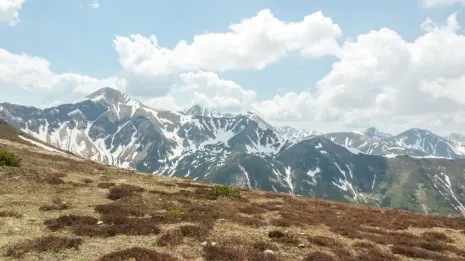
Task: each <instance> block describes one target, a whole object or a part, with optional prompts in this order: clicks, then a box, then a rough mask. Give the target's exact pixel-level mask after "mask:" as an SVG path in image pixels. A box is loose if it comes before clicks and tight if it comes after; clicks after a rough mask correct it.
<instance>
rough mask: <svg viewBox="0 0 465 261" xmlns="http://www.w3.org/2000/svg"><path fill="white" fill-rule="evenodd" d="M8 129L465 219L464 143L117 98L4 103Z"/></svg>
mask: <svg viewBox="0 0 465 261" xmlns="http://www.w3.org/2000/svg"><path fill="white" fill-rule="evenodd" d="M0 119H4V120H5V121H7V122H8V123H10V124H11V125H13V126H15V127H16V128H18V129H20V130H22V131H23V132H25V133H27V134H29V135H30V136H32V137H34V138H36V139H38V140H41V141H43V142H45V143H46V144H50V145H52V146H55V147H57V148H59V149H61V150H65V151H70V152H72V153H74V154H77V155H79V156H83V157H86V158H89V159H91V160H94V161H99V162H103V163H107V164H111V165H115V166H119V167H123V168H127V169H134V170H137V171H141V172H146V173H153V174H155V175H162V176H169V177H191V178H192V179H194V180H197V181H204V182H211V183H222V184H232V185H236V186H241V187H245V188H257V189H260V190H265V191H274V192H283V193H289V194H295V195H303V196H311V197H318V198H324V199H330V200H337V201H342V202H355V203H361V204H367V205H372V206H381V207H390V208H395V209H402V210H407V211H411V212H416V213H430V214H433V213H437V214H442V215H452V216H460V215H464V216H465V138H464V137H463V136H461V135H458V134H451V135H449V136H447V137H441V136H438V135H435V134H434V133H431V132H430V131H428V130H422V129H410V130H407V131H405V132H402V133H400V134H398V135H391V134H387V133H382V132H379V131H378V130H376V129H375V128H370V129H367V130H366V131H364V132H337V133H318V132H315V131H310V130H304V131H297V130H296V129H293V128H291V127H287V126H285V127H282V126H281V127H277V126H272V125H270V124H269V123H267V122H266V121H264V120H263V119H262V118H260V117H259V116H258V115H256V114H254V113H253V112H245V113H239V114H229V113H220V112H216V111H213V110H209V109H207V108H203V107H200V106H194V107H192V108H189V109H186V110H184V111H161V110H156V109H154V108H150V107H148V106H145V105H144V104H142V103H140V102H139V101H137V100H135V99H133V98H131V97H129V96H127V95H126V94H124V93H121V92H119V91H116V90H114V89H111V88H103V89H101V90H98V91H97V92H95V93H93V94H91V95H89V96H88V97H86V98H85V99H83V100H82V101H79V102H75V103H72V104H63V105H60V106H57V107H53V108H47V109H38V108H35V107H28V106H22V105H15V104H9V103H2V104H0Z"/></svg>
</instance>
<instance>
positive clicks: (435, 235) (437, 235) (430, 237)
mask: <svg viewBox="0 0 465 261" xmlns="http://www.w3.org/2000/svg"><path fill="white" fill-rule="evenodd" d="M421 238H423V239H425V240H427V241H442V242H445V243H453V242H454V240H452V239H451V238H450V237H448V236H447V235H446V234H444V233H441V232H424V233H423V234H421Z"/></svg>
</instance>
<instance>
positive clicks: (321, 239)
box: [307, 236, 342, 248]
mask: <svg viewBox="0 0 465 261" xmlns="http://www.w3.org/2000/svg"><path fill="white" fill-rule="evenodd" d="M307 240H308V242H310V243H312V244H315V245H318V246H323V247H329V248H340V247H342V244H341V242H339V241H337V240H336V239H334V238H330V237H325V236H308V237H307Z"/></svg>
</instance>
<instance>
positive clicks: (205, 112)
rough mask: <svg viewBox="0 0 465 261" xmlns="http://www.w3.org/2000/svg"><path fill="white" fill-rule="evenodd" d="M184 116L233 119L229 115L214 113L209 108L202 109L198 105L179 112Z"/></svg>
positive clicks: (231, 115)
mask: <svg viewBox="0 0 465 261" xmlns="http://www.w3.org/2000/svg"><path fill="white" fill-rule="evenodd" d="M181 112H182V113H184V114H187V115H192V116H201V117H215V118H225V117H226V118H230V117H234V115H233V114H231V113H223V112H219V111H215V110H212V109H209V108H205V107H202V106H200V105H194V106H192V107H190V108H187V109H185V110H182V111H181Z"/></svg>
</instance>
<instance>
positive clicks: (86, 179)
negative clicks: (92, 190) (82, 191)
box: [82, 178, 94, 184]
mask: <svg viewBox="0 0 465 261" xmlns="http://www.w3.org/2000/svg"><path fill="white" fill-rule="evenodd" d="M82 182H84V183H86V184H90V183H93V182H94V181H93V180H92V179H90V178H85V179H82Z"/></svg>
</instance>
